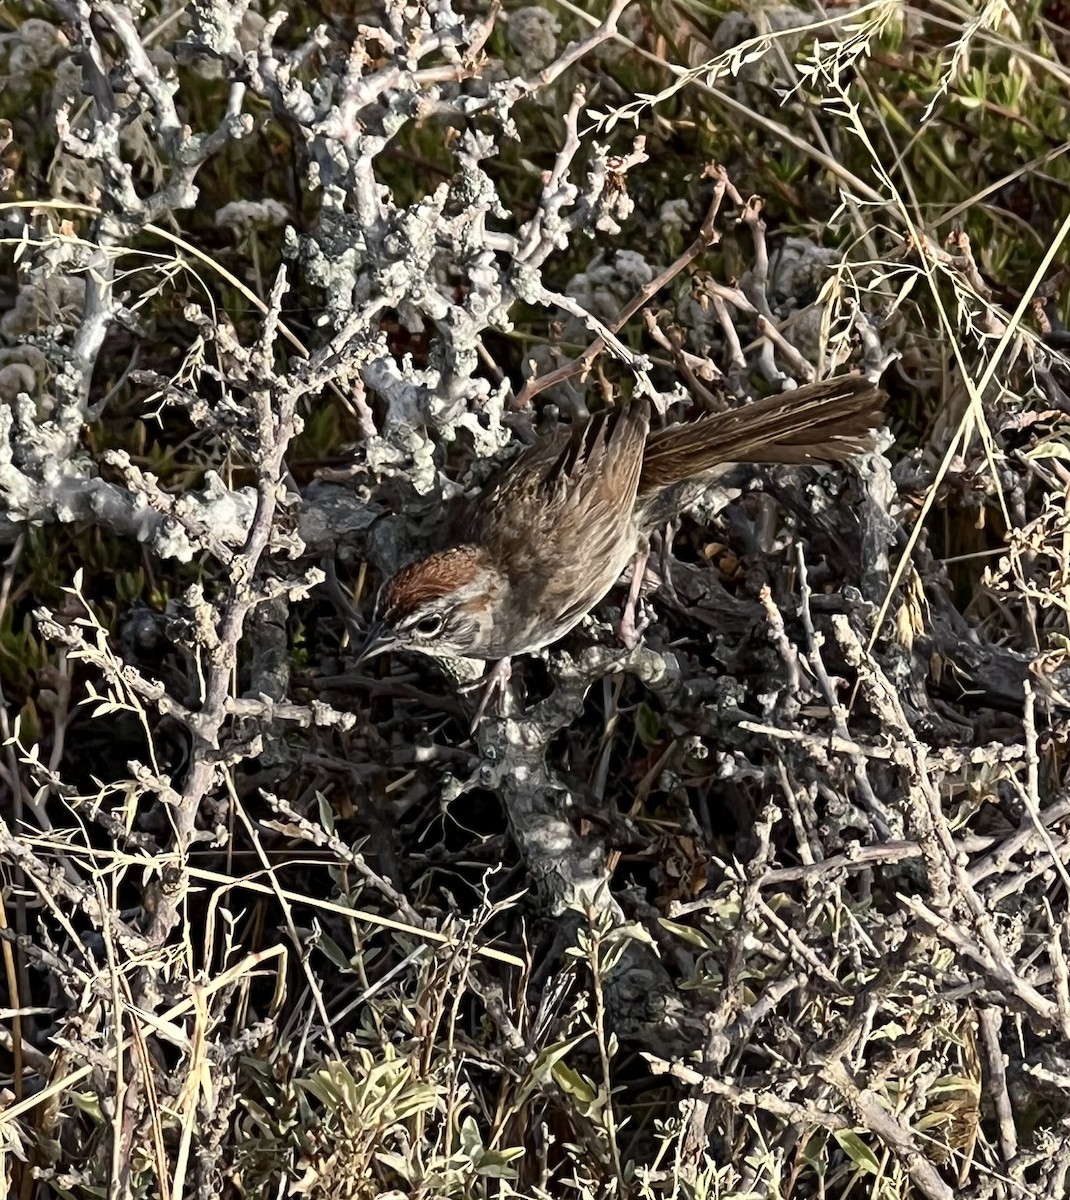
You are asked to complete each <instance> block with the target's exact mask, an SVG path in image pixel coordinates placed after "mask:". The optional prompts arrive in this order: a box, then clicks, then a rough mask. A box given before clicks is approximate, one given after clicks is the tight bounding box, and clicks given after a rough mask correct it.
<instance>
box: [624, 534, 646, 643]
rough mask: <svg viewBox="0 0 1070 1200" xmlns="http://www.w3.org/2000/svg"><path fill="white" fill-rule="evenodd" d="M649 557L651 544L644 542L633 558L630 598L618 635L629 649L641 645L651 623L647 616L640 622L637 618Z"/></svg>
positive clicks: (625, 607) (626, 604)
mask: <svg viewBox="0 0 1070 1200" xmlns="http://www.w3.org/2000/svg"><path fill="white" fill-rule="evenodd" d="M649 557H650V546H649V545H647V544H645V543H644V544H643V545H642V546H641V547H640V548H639V549H638V550H637V551H636V552H635V558H633V559H632V582H631V584H630V585H629V587H628V599H627V601H626V603H625V605H624V612H623V614H622V615H621V619H620V631H619V635H618V636H619V637H620V640H621V641H622V642H623V643H624V645H625V646H627V648H628V649H629V650H634V649H635V648H636V646H638V645H639V639H640V637H641V636H642V634H643V630H644V629H646V627H647V626H648V625H649V624H650V622H649V621H648V620H647V619H646V618H645V617H643V618H642V619H641V620H640V621H638V622H637V621H636V619H635V610H636V608H637V607H638V605H639V592H640V590H641V588H642V586H643V576H644V575H645V574H646V560H647V559H648V558H649Z"/></svg>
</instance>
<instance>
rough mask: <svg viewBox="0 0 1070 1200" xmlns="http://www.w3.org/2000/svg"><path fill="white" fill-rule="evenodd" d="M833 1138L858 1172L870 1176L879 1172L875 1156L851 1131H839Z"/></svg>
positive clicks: (878, 1164)
mask: <svg viewBox="0 0 1070 1200" xmlns="http://www.w3.org/2000/svg"><path fill="white" fill-rule="evenodd" d="M833 1137H834V1138H835V1139H836V1141H837V1142H839V1144H840V1149H841V1150H842V1151H843V1152H844V1154H846V1155H847V1157H848V1158H849V1159H850V1160H851V1162H853V1163H854V1165H855V1166H856V1167H858V1169H859V1170H860V1171H867V1172H868V1173H869V1174H870V1175H876V1174H878V1173H879V1172H880V1163H879V1162H878V1161H877V1156H876V1155H875V1154H874V1153H873V1151H872V1150H871V1149H870V1148H869V1147H868V1146H867V1145H866V1143H865V1142H864V1141H862V1139H861V1138H860V1137H859V1136H858V1134H857V1133H855V1131H854V1130H853V1129H839V1130H837V1131H836V1132H835V1133H834V1134H833Z"/></svg>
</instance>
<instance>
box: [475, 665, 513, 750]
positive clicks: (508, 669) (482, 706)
mask: <svg viewBox="0 0 1070 1200" xmlns="http://www.w3.org/2000/svg"><path fill="white" fill-rule="evenodd" d="M512 677H513V664H512V659H509V658H502V659H499V660H498V662H496V663H495V664H494V666H493V667H491V669H490V670H489V671H488V672H487V674H486V675H485V676H484V677H483V680H482V683H483V695H482V696H480V698H479V707H478V708H477V709H476V715H475V716H474V717H473V718H472V725H471V728H470V730H469V732H470V733H475V731H476V726H477V725H478V724H479V722H480V721H482V720H483V714H484V713H485V712H486V711H487V705H488V704H490V702H491V700H492V699H493V698H494V695H495V693H496V692H500V693H501V694H502V695H503V696H504V695H505V689H506V687H508V685H509V680H510V679H511V678H512Z"/></svg>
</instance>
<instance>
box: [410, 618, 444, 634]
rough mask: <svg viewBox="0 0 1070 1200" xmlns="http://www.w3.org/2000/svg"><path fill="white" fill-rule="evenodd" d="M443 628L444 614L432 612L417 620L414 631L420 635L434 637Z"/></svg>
mask: <svg viewBox="0 0 1070 1200" xmlns="http://www.w3.org/2000/svg"><path fill="white" fill-rule="evenodd" d="M441 628H442V616H441V614H440V613H430V614H429V615H428V616H426V617H421V618H420V619H419V621H417V622H416V625H415V627H414V632H415V633H418V634H419V635H420V637H434V636H435V634H436V633H438V631H439V630H440V629H441Z"/></svg>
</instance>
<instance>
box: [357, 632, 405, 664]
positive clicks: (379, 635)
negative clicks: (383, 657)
mask: <svg viewBox="0 0 1070 1200" xmlns="http://www.w3.org/2000/svg"><path fill="white" fill-rule="evenodd" d="M397 644H398V639H397V638H396V637H394V635H393V634H392V633H387V632H386V631H385V630H384V629H383V623H382V621H376V622H375V624H374V625H372V626H371V627H370V628H369V629H368V634H367V637H365V639H364V645H363V646H361V648H360V653H359V654H358V655H357V665H359V664H360V663H365V662H367V661H368V659H370V658H375V657H376V656H377V655H379V654H385V653H386V652H387V651H388V650H393V649H394V647H395V646H396V645H397Z"/></svg>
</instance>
